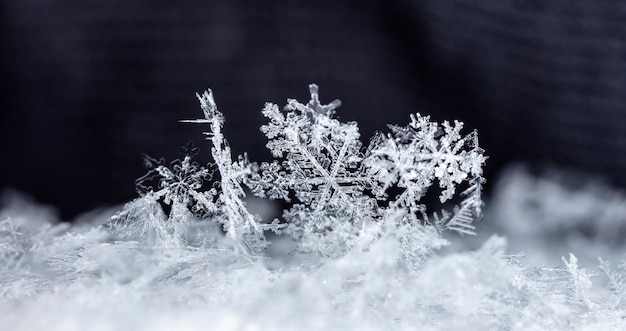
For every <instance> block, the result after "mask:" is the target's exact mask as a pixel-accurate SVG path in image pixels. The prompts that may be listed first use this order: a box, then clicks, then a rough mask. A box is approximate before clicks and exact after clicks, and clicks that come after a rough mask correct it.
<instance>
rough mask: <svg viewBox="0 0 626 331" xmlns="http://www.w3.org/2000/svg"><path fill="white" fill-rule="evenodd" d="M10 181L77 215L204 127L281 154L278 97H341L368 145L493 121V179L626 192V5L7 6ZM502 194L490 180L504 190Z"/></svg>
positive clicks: (2, 150)
mask: <svg viewBox="0 0 626 331" xmlns="http://www.w3.org/2000/svg"><path fill="white" fill-rule="evenodd" d="M1 2H2V8H1V9H2V14H0V15H1V23H0V24H1V28H0V29H1V30H0V34H1V36H2V39H1V43H2V48H1V59H0V64H1V72H0V74H1V79H2V92H3V93H2V94H3V95H2V98H0V100H1V102H2V105H1V106H2V113H1V114H2V115H1V120H0V123H1V126H2V127H1V128H0V135H1V138H0V162H1V164H0V188H1V187H13V188H16V189H18V190H21V191H25V192H29V193H31V194H33V195H34V197H35V198H37V199H38V200H40V201H42V202H44V203H48V204H52V205H55V206H57V207H58V208H59V209H60V211H61V215H62V217H63V218H64V219H70V218H71V217H73V216H75V215H77V214H78V213H81V212H85V211H88V210H90V209H92V208H96V207H100V206H106V205H112V204H117V203H122V202H125V201H128V200H130V199H132V198H134V197H135V196H136V192H135V189H134V179H136V178H137V177H140V176H141V175H142V174H143V173H144V169H143V166H142V159H141V154H142V153H147V154H149V155H151V156H155V157H161V156H163V157H165V158H167V159H169V160H171V159H174V158H177V157H178V156H179V155H178V147H179V146H182V145H185V144H186V143H187V141H189V140H194V141H195V143H196V145H197V146H199V147H201V148H203V151H204V152H205V153H204V154H202V151H201V155H203V156H202V158H201V160H202V161H208V150H209V147H208V144H207V143H205V142H203V141H202V140H203V137H202V135H201V132H202V130H204V129H205V128H203V127H200V126H197V125H192V124H183V123H179V122H178V120H180V119H188V118H197V117H199V116H201V111H200V110H199V108H198V103H197V100H196V98H195V92H200V91H203V90H204V89H206V88H208V87H210V88H212V89H213V91H214V93H215V95H216V101H217V103H218V106H219V107H220V110H221V111H222V112H223V113H224V114H225V116H226V119H227V123H226V127H225V134H226V138H227V139H228V140H229V142H230V144H231V146H232V148H233V151H234V153H235V154H240V153H243V152H245V151H247V152H248V154H249V155H250V158H251V159H252V160H265V159H268V158H269V153H268V152H266V151H265V149H264V144H265V138H264V136H263V135H262V134H261V133H260V132H259V130H258V127H259V125H260V124H261V123H262V122H263V117H262V115H261V113H260V110H261V108H262V107H263V103H264V102H265V101H273V102H276V103H278V104H279V105H281V106H282V105H284V103H285V101H286V99H287V98H288V97H289V98H298V99H299V100H301V101H307V100H308V87H307V86H308V84H309V83H312V82H315V83H317V84H318V85H319V86H320V95H321V99H322V101H323V102H330V101H332V100H333V99H336V98H339V99H341V100H342V102H343V106H342V108H340V109H339V116H340V118H341V119H342V120H354V121H358V122H359V124H360V127H361V133H362V140H363V141H365V142H366V141H367V140H368V139H369V137H370V136H371V135H372V134H373V133H374V132H375V131H376V130H384V129H386V128H385V124H387V123H391V124H405V123H407V122H408V115H409V114H410V113H412V112H416V111H419V112H422V113H426V114H431V115H432V118H433V119H435V120H438V121H441V120H444V119H459V120H461V121H464V122H465V123H466V127H467V128H468V130H466V132H469V130H471V129H472V128H477V129H478V130H479V135H480V140H481V144H482V145H483V146H484V148H485V149H486V150H487V154H488V155H489V156H490V159H489V160H488V167H487V178H488V180H490V181H491V182H493V178H494V176H495V175H496V174H497V173H498V171H499V170H500V169H502V167H504V166H505V165H507V164H510V163H512V162H517V161H523V162H527V163H529V164H531V165H539V166H541V165H550V166H554V167H560V168H563V169H570V170H574V171H577V172H580V173H587V174H593V175H595V176H602V177H604V178H605V179H606V180H607V181H609V182H611V183H613V184H614V185H618V186H624V185H626V174H624V170H626V153H625V151H626V130H624V129H623V128H622V127H623V124H624V122H625V121H626V108H625V107H626V23H625V22H626V2H619V1H582V0H570V1H539V0H537V1H530V0H528V1H523V0H489V1H473V0H447V1H436V0H421V1H389V0H386V1H382V0H379V1H342V0H340V1H308V2H304V1H256V0H248V1H240V0H234V1H207V0H203V1H191V0H182V1H154V0H153V1H147V0H135V1H127V0H19V1H14V0H2V1H1ZM488 188H489V187H488Z"/></svg>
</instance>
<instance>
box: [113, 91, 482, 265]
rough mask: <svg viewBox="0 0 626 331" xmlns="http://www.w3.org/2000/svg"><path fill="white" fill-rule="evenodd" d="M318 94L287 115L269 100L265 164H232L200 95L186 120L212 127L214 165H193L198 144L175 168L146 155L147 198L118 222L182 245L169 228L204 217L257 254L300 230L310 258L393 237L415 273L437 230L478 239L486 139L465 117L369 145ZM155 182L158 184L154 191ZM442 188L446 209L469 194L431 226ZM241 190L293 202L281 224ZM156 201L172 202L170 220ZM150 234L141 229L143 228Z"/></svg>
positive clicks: (416, 119)
mask: <svg viewBox="0 0 626 331" xmlns="http://www.w3.org/2000/svg"><path fill="white" fill-rule="evenodd" d="M309 89H310V92H311V100H310V101H309V102H308V103H306V104H304V103H301V102H299V101H297V100H294V99H289V100H288V101H287V105H286V106H285V108H284V109H283V110H280V109H279V107H278V106H277V105H275V104H272V103H267V104H266V105H265V108H264V109H263V111H262V113H263V115H264V116H265V117H267V118H268V119H269V123H267V124H266V125H263V126H262V127H261V131H262V132H263V133H264V134H265V135H266V136H267V138H268V140H269V141H268V143H267V147H268V149H269V150H270V151H271V152H272V154H273V156H274V157H275V158H276V160H273V161H271V162H262V163H260V164H256V163H250V162H249V161H248V159H247V157H246V156H245V155H244V156H240V157H239V158H237V160H236V161H233V158H232V156H231V150H230V147H229V146H228V143H227V142H226V140H225V139H224V135H223V134H222V127H223V124H224V116H223V115H222V113H221V112H219V111H218V110H217V106H216V104H215V100H214V98H213V94H212V92H211V90H208V91H207V92H205V93H203V94H202V95H198V99H199V100H200V105H201V107H202V111H203V113H204V118H202V119H198V120H186V121H183V122H189V123H201V124H208V126H209V129H210V130H209V131H208V132H206V133H205V134H206V136H207V139H208V140H209V141H211V143H212V148H211V155H212V157H213V160H214V162H215V163H214V164H212V165H208V166H206V167H204V166H200V165H198V164H197V163H196V162H193V161H192V157H193V156H194V155H195V154H196V153H197V149H196V148H194V147H193V146H191V145H189V146H188V147H187V149H186V154H185V157H184V158H183V160H182V161H174V162H173V163H172V164H171V166H170V167H167V166H165V165H164V161H163V160H155V159H152V158H150V157H146V165H147V166H148V169H149V171H148V173H147V174H146V175H145V176H143V177H141V178H140V179H139V180H138V181H137V187H138V190H139V192H140V193H141V194H142V196H143V200H141V201H143V202H141V203H135V204H133V205H132V206H131V205H129V206H128V208H126V210H124V211H122V212H121V213H120V214H118V215H117V216H116V217H114V220H113V222H112V223H116V224H117V223H121V224H125V226H126V228H128V223H129V222H131V223H137V220H138V219H141V216H140V215H142V214H144V215H152V216H151V218H150V219H149V220H148V221H143V224H152V225H150V226H148V227H147V228H148V229H152V228H154V229H156V230H155V231H156V233H157V235H156V238H168V237H172V236H171V234H174V236H173V237H176V238H178V239H175V240H174V241H178V242H180V240H182V239H181V237H184V236H185V235H183V234H180V231H179V230H177V228H176V227H175V226H171V225H163V224H162V223H163V222H166V223H168V224H169V223H176V222H181V221H182V222H184V221H185V220H189V219H194V218H195V219H201V220H206V221H209V222H212V223H218V224H222V225H223V228H224V230H225V231H226V233H227V237H228V238H229V239H230V240H231V241H232V242H235V243H238V245H239V247H244V248H245V250H246V251H249V252H258V251H260V250H262V249H263V248H265V247H266V246H267V242H266V240H265V237H264V232H265V231H266V230H272V231H274V232H276V233H282V232H284V233H286V234H288V235H290V236H291V237H292V238H293V239H294V240H295V241H296V242H297V243H298V247H299V250H300V251H303V252H316V253H319V254H320V255H322V256H341V255H343V254H345V253H346V252H347V251H349V250H350V249H351V248H353V247H355V246H359V247H362V248H363V249H368V247H370V246H371V245H373V244H374V243H375V242H376V241H377V240H379V239H380V238H390V239H392V240H395V241H397V242H398V243H399V244H400V245H401V246H402V247H404V248H403V250H404V253H403V254H401V255H402V256H404V258H400V257H399V259H404V260H405V262H406V264H407V266H409V267H411V268H413V267H415V266H416V265H417V264H416V263H415V261H419V260H421V258H422V257H424V256H426V255H428V252H431V251H432V249H434V248H437V247H440V246H441V245H443V244H444V243H445V242H444V241H443V240H442V239H441V238H440V237H439V234H438V232H440V231H443V230H454V231H457V232H460V233H465V234H472V233H473V229H474V228H473V226H472V225H471V223H472V221H473V219H474V218H475V217H477V216H480V209H481V204H482V200H481V185H482V183H483V181H484V180H483V178H482V165H483V163H484V162H485V157H484V156H483V151H482V149H480V147H478V138H477V134H476V132H473V133H471V134H470V135H468V136H465V137H463V136H461V133H460V132H461V129H462V128H463V124H462V123H460V122H458V121H455V122H454V124H450V123H448V122H444V123H443V124H442V125H439V124H438V123H434V122H430V120H429V117H427V116H421V115H420V114H414V115H411V122H410V123H409V125H408V126H406V127H401V126H396V125H392V126H390V128H391V133H388V134H382V133H379V134H377V135H376V136H375V137H374V139H372V140H371V143H370V145H369V146H368V147H367V148H364V147H363V144H362V143H361V140H360V139H359V138H360V134H359V130H358V126H357V124H356V122H348V123H343V122H340V121H339V120H337V119H336V118H335V117H334V115H335V112H336V109H337V108H338V107H339V106H340V105H341V102H340V101H338V100H335V101H333V102H331V103H329V104H322V103H321V102H320V100H319V94H318V87H317V86H316V85H314V84H312V85H310V86H309ZM209 169H216V170H217V171H216V173H217V174H218V175H219V182H215V183H213V185H212V188H211V189H209V190H206V189H205V190H203V189H202V188H203V184H204V183H205V181H208V180H210V179H211V175H212V173H211V171H210V170H209ZM157 179H158V180H157ZM155 180H157V185H149V183H151V182H153V181H155ZM435 182H436V183H438V186H439V187H440V189H441V190H442V191H441V195H440V200H441V202H442V203H443V202H446V201H448V200H450V199H452V198H453V197H454V196H455V193H456V190H457V187H458V186H459V185H465V186H467V187H468V188H466V189H465V191H464V192H463V193H461V195H462V196H463V197H464V198H463V200H462V201H461V203H460V205H459V206H458V207H456V208H455V209H454V212H453V213H449V212H446V211H442V212H441V216H439V215H438V214H434V215H433V217H432V219H431V218H429V217H428V215H427V212H426V207H425V205H423V204H422V203H421V199H422V198H423V196H424V195H425V194H426V192H427V190H428V189H429V188H430V187H431V186H434V185H435ZM242 185H245V186H247V187H248V188H249V189H250V190H251V191H252V193H254V194H255V195H257V196H260V197H263V198H269V199H281V200H284V201H286V202H289V203H291V204H292V205H291V207H290V208H289V209H288V210H285V211H284V213H283V219H282V220H274V221H273V222H272V223H269V224H268V223H264V222H263V221H262V220H261V218H260V217H259V216H257V215H253V214H251V213H250V212H249V211H248V209H247V208H246V205H245V201H244V198H245V191H244V189H243V187H242ZM153 186H156V187H157V188H156V189H154V188H153ZM156 201H161V203H163V204H165V205H169V206H171V212H170V213H169V215H168V216H167V217H166V216H164V215H162V213H160V212H159V210H158V208H156V203H155V202H156ZM133 210H134V211H133ZM155 220H156V221H155ZM159 220H164V221H159ZM139 223H142V222H141V221H140V222H139ZM424 227H429V228H424ZM147 228H146V226H141V227H140V230H138V231H139V232H141V233H145V232H146V229H147ZM433 229H434V230H433ZM125 231H126V232H128V231H127V230H125ZM151 231H152V230H151ZM153 232H154V231H153ZM407 256H412V258H410V259H407V258H406V257H407Z"/></svg>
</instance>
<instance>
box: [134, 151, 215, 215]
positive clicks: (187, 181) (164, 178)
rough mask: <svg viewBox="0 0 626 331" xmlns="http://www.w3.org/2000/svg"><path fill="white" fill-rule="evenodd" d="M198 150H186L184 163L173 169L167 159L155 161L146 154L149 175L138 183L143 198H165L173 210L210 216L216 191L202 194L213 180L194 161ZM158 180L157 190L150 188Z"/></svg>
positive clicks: (175, 163)
mask: <svg viewBox="0 0 626 331" xmlns="http://www.w3.org/2000/svg"><path fill="white" fill-rule="evenodd" d="M198 151H199V149H198V148H196V147H194V146H193V144H192V143H189V144H187V146H186V147H185V148H183V153H184V155H185V156H184V158H183V160H182V161H181V160H175V161H173V162H172V163H171V164H170V167H167V166H165V165H164V163H165V160H164V159H159V160H157V159H154V158H152V157H150V156H148V155H144V164H145V166H146V168H147V169H148V173H146V174H145V175H144V176H142V177H140V178H139V179H137V180H136V181H135V184H136V188H137V192H139V194H140V195H142V196H145V195H149V196H150V197H151V198H153V199H155V200H160V199H162V200H163V202H164V203H165V204H166V205H169V206H172V209H173V210H178V209H180V208H188V209H190V210H191V211H193V212H194V213H197V214H208V213H213V212H215V211H216V209H217V207H216V204H215V202H214V199H215V195H216V190H215V189H210V190H207V191H200V189H201V188H202V186H203V183H204V182H205V181H206V180H210V179H211V172H210V171H209V169H207V168H206V167H202V166H200V165H199V164H198V163H197V162H195V161H192V158H193V157H194V156H195V155H197V154H198ZM157 178H158V184H157V186H158V190H157V191H155V190H154V188H153V187H152V186H151V185H150V183H151V182H154V181H155V180H156V179H157Z"/></svg>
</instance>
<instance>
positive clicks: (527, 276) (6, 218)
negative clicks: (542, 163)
mask: <svg viewBox="0 0 626 331" xmlns="http://www.w3.org/2000/svg"><path fill="white" fill-rule="evenodd" d="M529 199H530V200H533V201H534V200H538V201H540V202H541V203H540V202H535V203H529V202H528V200H529ZM3 201H4V203H3V206H4V207H3V209H2V211H0V263H1V264H0V324H1V325H2V327H1V329H2V330H207V329H208V330H453V329H463V330H504V329H507V330H509V329H511V330H566V329H567V330H623V329H625V328H626V322H625V319H624V316H626V315H625V313H624V305H625V304H624V302H623V301H624V293H626V291H625V288H624V287H620V286H621V284H622V282H621V276H620V275H623V270H622V269H620V260H622V259H623V252H624V246H623V244H622V243H621V242H620V241H619V240H617V239H618V237H619V235H618V234H617V233H619V232H620V231H622V230H623V229H624V223H623V215H624V214H623V211H624V210H625V207H624V206H625V205H624V201H626V200H625V199H624V196H623V194H622V193H620V192H618V191H615V190H610V189H608V188H606V187H602V186H600V185H597V184H589V185H586V186H583V187H579V188H575V189H572V188H568V187H567V186H566V185H564V184H562V181H559V180H558V179H555V178H553V177H549V176H548V177H533V176H532V175H530V174H529V173H528V172H526V171H524V170H523V169H522V168H518V169H513V170H511V171H510V172H508V173H507V174H505V175H504V176H503V178H502V180H501V181H500V185H499V188H498V190H497V192H496V193H495V195H494V199H492V201H491V202H489V203H488V204H487V206H488V207H487V211H486V214H487V216H486V219H485V220H484V221H483V222H482V223H480V224H479V226H478V236H476V237H467V236H466V237H458V236H450V238H449V239H450V240H451V241H452V244H451V245H450V246H448V247H447V248H445V249H443V250H439V251H436V253H435V254H432V255H428V254H426V255H424V260H423V262H422V263H421V264H420V265H419V267H418V268H417V269H415V270H410V269H408V268H407V267H406V265H405V264H402V263H400V262H398V261H400V260H401V259H400V257H399V254H400V253H401V252H402V249H400V248H399V247H398V242H397V241H394V240H391V239H388V240H379V241H377V242H375V244H373V245H371V246H367V247H366V248H364V247H355V248H354V249H352V250H351V251H349V252H348V253H347V254H346V255H344V256H342V257H339V258H320V257H319V256H315V255H311V254H294V253H291V254H288V252H291V251H292V248H293V247H294V243H292V242H290V241H289V240H287V239H284V238H283V239H280V238H273V244H272V246H270V248H269V249H268V250H267V252H266V254H265V255H263V256H256V257H251V256H249V255H246V254H242V253H238V252H237V250H236V249H234V248H233V249H229V248H227V247H228V245H227V244H224V243H220V242H221V241H224V240H226V239H227V238H226V237H225V236H224V235H223V234H222V231H221V229H220V228H218V227H216V226H214V225H208V224H207V223H204V222H196V223H192V224H189V225H186V226H185V231H187V232H186V236H184V238H186V239H185V240H184V242H182V243H181V242H178V243H177V244H172V242H167V241H163V240H161V241H159V240H158V238H157V239H154V238H153V239H154V240H146V238H147V237H144V238H128V237H126V238H122V237H120V236H119V235H115V234H114V233H112V232H111V231H109V230H108V229H107V228H106V227H103V226H102V225H101V224H103V223H104V222H105V220H107V219H108V217H109V216H110V215H111V212H110V211H104V212H102V213H92V214H90V215H89V216H87V217H83V219H82V220H81V222H78V224H75V225H73V226H70V225H68V224H64V223H58V220H57V219H56V217H55V216H54V212H53V211H52V210H51V209H50V208H47V207H43V206H39V205H37V204H34V203H32V202H28V201H27V200H26V199H24V198H20V197H19V196H18V195H16V194H15V193H7V194H5V196H4V200H3ZM529 206H530V207H529ZM86 218H88V219H86ZM143 226H145V227H146V228H147V229H148V230H147V232H150V231H149V230H150V227H151V226H156V225H154V224H153V225H150V224H143ZM583 230H584V231H583ZM494 231H497V232H498V233H500V234H503V235H506V236H507V238H509V240H508V241H509V242H510V246H507V239H505V238H504V237H502V236H498V235H495V234H493V232H494ZM585 232H586V233H587V234H585ZM472 246H476V247H477V248H476V249H474V250H468V249H467V247H472ZM216 247H221V248H219V249H218V248H216ZM509 247H514V248H513V249H511V248H509ZM566 250H569V251H566ZM520 251H525V252H526V256H527V257H523V256H519V255H511V254H517V253H518V252H520ZM563 252H565V253H563ZM569 252H572V253H573V254H575V255H576V256H579V257H580V258H579V259H577V258H576V257H575V256H574V255H571V256H570V255H569ZM597 253H600V254H603V257H604V259H605V262H603V268H604V269H606V268H611V266H610V265H609V263H610V262H612V263H613V264H612V265H613V267H612V272H611V275H612V276H613V279H610V278H609V277H607V276H606V274H605V273H604V272H602V270H601V269H599V268H597V267H596V266H597V265H599V264H600V262H599V261H598V260H597V256H594V255H595V254H597ZM561 255H564V256H565V257H564V258H563V260H561ZM542 261H551V262H553V264H552V265H551V266H549V267H540V266H539V265H540V264H541V263H542ZM607 261H610V262H607ZM583 267H584V268H583ZM611 280H612V281H611Z"/></svg>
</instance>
